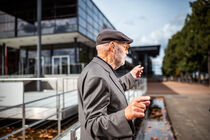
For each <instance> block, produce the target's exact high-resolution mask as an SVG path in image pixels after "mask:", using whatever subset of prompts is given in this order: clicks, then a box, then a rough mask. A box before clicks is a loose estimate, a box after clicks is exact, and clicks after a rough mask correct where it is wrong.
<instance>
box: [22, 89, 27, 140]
mask: <svg viewBox="0 0 210 140" xmlns="http://www.w3.org/2000/svg"><path fill="white" fill-rule="evenodd" d="M23 86H24V85H23ZM25 113H26V112H25V92H24V87H23V105H22V117H23V119H22V128H24V127H25V117H26V114H25ZM22 137H23V138H22V139H23V140H25V129H23V131H22Z"/></svg>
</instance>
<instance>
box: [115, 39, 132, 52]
mask: <svg viewBox="0 0 210 140" xmlns="http://www.w3.org/2000/svg"><path fill="white" fill-rule="evenodd" d="M115 42H117V43H118V44H121V45H123V47H124V49H125V50H126V51H127V50H128V49H129V48H130V45H129V44H127V43H125V42H120V41H115Z"/></svg>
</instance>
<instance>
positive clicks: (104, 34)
mask: <svg viewBox="0 0 210 140" xmlns="http://www.w3.org/2000/svg"><path fill="white" fill-rule="evenodd" d="M115 40H117V41H122V42H126V43H128V44H130V43H132V42H133V39H131V38H129V37H127V36H126V35H125V34H123V33H122V32H120V31H116V30H111V29H104V30H102V31H101V32H100V33H99V34H98V36H97V38H96V46H97V45H100V44H104V43H108V42H110V41H115Z"/></svg>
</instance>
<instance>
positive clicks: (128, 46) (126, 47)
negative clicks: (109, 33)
mask: <svg viewBox="0 0 210 140" xmlns="http://www.w3.org/2000/svg"><path fill="white" fill-rule="evenodd" d="M124 48H125V50H126V51H127V50H128V49H129V48H130V45H129V44H127V43H125V44H124Z"/></svg>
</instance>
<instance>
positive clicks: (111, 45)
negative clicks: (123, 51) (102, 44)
mask: <svg viewBox="0 0 210 140" xmlns="http://www.w3.org/2000/svg"><path fill="white" fill-rule="evenodd" d="M114 48H115V44H114V42H113V41H111V42H109V51H111V52H114V51H115V49H114Z"/></svg>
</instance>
